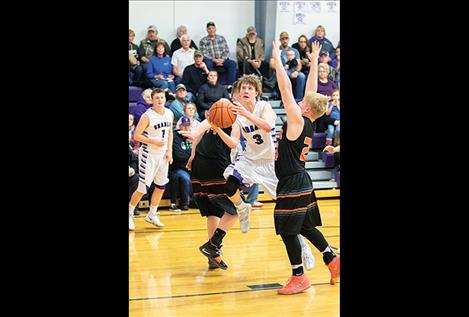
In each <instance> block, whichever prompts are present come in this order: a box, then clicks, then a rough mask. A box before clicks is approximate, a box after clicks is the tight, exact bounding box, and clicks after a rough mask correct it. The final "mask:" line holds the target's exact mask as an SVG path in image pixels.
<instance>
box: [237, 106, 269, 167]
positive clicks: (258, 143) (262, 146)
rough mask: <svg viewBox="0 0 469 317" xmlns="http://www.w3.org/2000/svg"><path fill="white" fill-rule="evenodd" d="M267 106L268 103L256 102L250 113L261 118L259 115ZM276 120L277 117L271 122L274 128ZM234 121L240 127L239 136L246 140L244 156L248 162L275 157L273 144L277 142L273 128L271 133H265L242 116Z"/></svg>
mask: <svg viewBox="0 0 469 317" xmlns="http://www.w3.org/2000/svg"><path fill="white" fill-rule="evenodd" d="M269 105H270V104H269V103H268V102H266V101H263V100H260V101H258V102H256V105H255V106H254V111H253V112H252V113H253V114H254V115H255V116H257V117H259V118H262V117H261V114H262V112H264V108H265V107H266V106H269ZM276 119H277V116H275V117H274V119H273V122H271V124H272V125H273V126H275V120H276ZM236 121H237V122H238V124H239V125H240V127H241V134H242V135H243V137H244V138H245V139H246V152H245V153H244V156H245V157H246V158H247V159H249V160H273V159H274V157H275V143H276V142H277V138H276V135H275V127H274V128H273V129H272V131H269V132H265V131H264V130H262V129H259V128H258V127H257V126H256V125H255V124H254V123H252V122H251V121H249V120H248V119H246V118H245V117H243V116H238V117H237V119H236Z"/></svg>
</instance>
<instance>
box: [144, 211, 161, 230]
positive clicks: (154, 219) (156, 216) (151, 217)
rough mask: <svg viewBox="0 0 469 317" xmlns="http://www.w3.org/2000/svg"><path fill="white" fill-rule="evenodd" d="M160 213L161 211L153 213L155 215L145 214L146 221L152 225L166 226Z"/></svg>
mask: <svg viewBox="0 0 469 317" xmlns="http://www.w3.org/2000/svg"><path fill="white" fill-rule="evenodd" d="M159 214H160V213H159V212H157V213H156V214H153V215H150V213H148V214H147V215H146V216H145V221H146V222H149V223H151V224H152V225H155V226H157V227H164V224H163V223H162V222H161V221H160V217H159Z"/></svg>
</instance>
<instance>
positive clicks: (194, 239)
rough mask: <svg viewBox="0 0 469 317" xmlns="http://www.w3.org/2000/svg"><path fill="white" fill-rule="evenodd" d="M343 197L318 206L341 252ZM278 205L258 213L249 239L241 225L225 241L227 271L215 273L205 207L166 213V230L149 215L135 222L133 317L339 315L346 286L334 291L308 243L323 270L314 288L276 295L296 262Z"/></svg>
mask: <svg viewBox="0 0 469 317" xmlns="http://www.w3.org/2000/svg"><path fill="white" fill-rule="evenodd" d="M339 202H340V200H339V199H328V200H325V199H324V200H321V199H320V200H319V208H320V210H321V217H322V222H323V226H322V227H318V228H319V229H320V230H321V232H322V233H323V234H324V236H325V237H326V239H327V240H328V241H329V243H330V244H331V245H332V246H334V247H340V226H339V224H340V210H339ZM273 208H274V203H271V202H269V203H265V204H264V207H263V208H261V209H253V211H252V212H251V217H250V219H251V229H250V231H249V232H248V233H246V234H243V233H241V232H240V231H239V223H236V224H235V226H234V227H233V228H232V229H231V230H230V231H229V232H228V234H227V235H226V236H225V238H224V240H223V249H222V250H223V259H224V261H225V262H226V263H227V265H228V270H226V271H223V270H221V269H217V270H210V271H209V270H208V263H207V258H206V257H204V256H203V255H202V254H201V253H200V252H199V249H198V248H199V246H200V245H202V244H203V243H205V242H206V240H207V230H206V218H203V217H201V216H200V214H199V211H198V209H189V210H188V211H185V212H182V213H179V214H178V213H175V212H170V211H168V210H167V209H162V210H161V218H160V219H161V221H162V222H163V223H164V224H165V227H164V228H156V227H154V226H153V225H151V224H149V223H147V222H145V221H144V219H143V218H144V217H145V215H146V211H143V212H142V213H141V214H140V215H139V216H137V217H135V226H136V231H135V232H129V270H130V272H129V310H130V311H129V316H131V317H140V316H152V317H154V316H158V317H160V316H269V317H273V316H283V317H286V316H317V317H337V316H339V292H340V282H339V283H337V284H336V285H334V286H332V285H329V276H330V275H329V271H328V269H327V267H326V266H325V265H324V263H323V262H322V256H321V254H320V253H319V251H318V250H317V249H316V248H314V246H312V245H311V243H309V242H308V244H309V245H310V246H311V249H312V250H313V254H314V256H315V257H316V265H315V267H314V268H313V269H312V270H311V271H306V270H305V273H306V275H307V276H308V277H309V279H310V281H311V284H312V286H311V288H309V289H308V290H306V291H305V292H304V293H301V294H297V295H287V296H286V295H277V292H276V286H271V288H268V287H267V288H264V289H255V288H254V289H253V288H250V287H249V286H253V285H260V284H275V283H279V284H282V285H283V284H284V283H285V282H286V281H287V279H288V278H289V277H290V275H291V268H290V263H289V261H288V257H287V255H286V251H285V247H284V244H283V242H282V240H281V239H280V236H277V235H275V229H274V224H273Z"/></svg>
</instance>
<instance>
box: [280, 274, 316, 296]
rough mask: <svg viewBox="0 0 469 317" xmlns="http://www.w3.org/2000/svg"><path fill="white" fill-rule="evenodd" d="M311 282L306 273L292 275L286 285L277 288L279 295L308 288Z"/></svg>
mask: <svg viewBox="0 0 469 317" xmlns="http://www.w3.org/2000/svg"><path fill="white" fill-rule="evenodd" d="M310 286H311V283H310V281H309V279H308V277H307V276H306V275H304V274H303V275H300V276H292V277H290V279H289V280H288V282H287V285H285V286H284V287H282V288H280V289H278V290H277V293H278V294H280V295H293V294H298V293H301V292H302V291H304V290H305V289H308V288H310Z"/></svg>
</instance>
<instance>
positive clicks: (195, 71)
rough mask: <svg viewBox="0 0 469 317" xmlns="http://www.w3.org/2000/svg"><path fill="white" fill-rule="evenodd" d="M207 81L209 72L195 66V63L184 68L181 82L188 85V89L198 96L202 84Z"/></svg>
mask: <svg viewBox="0 0 469 317" xmlns="http://www.w3.org/2000/svg"><path fill="white" fill-rule="evenodd" d="M206 82H207V74H206V73H205V72H204V71H203V70H202V69H201V68H197V67H195V65H194V64H192V65H189V66H187V67H186V68H184V72H183V73H182V80H181V84H184V85H185V86H186V89H187V91H189V92H191V93H192V94H193V95H194V96H197V93H198V92H199V89H200V86H202V85H203V84H205V83H206Z"/></svg>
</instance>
